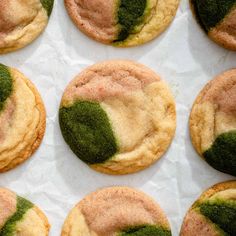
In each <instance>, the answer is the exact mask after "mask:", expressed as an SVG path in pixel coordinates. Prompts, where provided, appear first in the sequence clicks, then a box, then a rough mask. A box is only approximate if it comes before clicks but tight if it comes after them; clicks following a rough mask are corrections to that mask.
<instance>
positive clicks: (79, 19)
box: [64, 0, 179, 47]
mask: <svg viewBox="0 0 236 236" xmlns="http://www.w3.org/2000/svg"><path fill="white" fill-rule="evenodd" d="M64 1H65V6H66V9H67V11H68V13H69V15H70V17H71V19H72V20H73V22H74V23H75V25H76V26H77V27H78V28H79V29H80V30H81V31H82V32H84V33H85V34H86V35H88V36H89V37H91V38H93V39H95V40H97V41H99V42H101V43H105V44H111V45H114V46H118V47H129V46H135V45H139V44H143V43H146V42H148V41H150V40H152V39H154V38H155V37H157V36H158V35H159V34H160V33H162V32H163V31H164V30H165V29H166V28H167V27H168V26H169V24H170V23H171V21H172V20H173V18H174V16H175V14H176V11H177V8H178V5H179V0H107V1H103V0H86V1H84V0H64Z"/></svg>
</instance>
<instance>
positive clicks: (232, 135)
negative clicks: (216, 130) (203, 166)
mask: <svg viewBox="0 0 236 236" xmlns="http://www.w3.org/2000/svg"><path fill="white" fill-rule="evenodd" d="M203 156H204V158H205V160H206V161H207V163H208V164H210V165H211V166H212V167H214V168H215V169H217V170H219V171H222V172H224V173H228V174H231V175H234V176H236V131H231V132H227V133H223V134H221V135H219V136H218V137H217V138H216V140H215V141H214V143H213V145H212V146H211V148H209V149H208V150H207V151H205V152H204V153H203Z"/></svg>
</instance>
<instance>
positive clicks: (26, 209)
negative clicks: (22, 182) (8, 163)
mask: <svg viewBox="0 0 236 236" xmlns="http://www.w3.org/2000/svg"><path fill="white" fill-rule="evenodd" d="M0 212H1V214H0V235H1V236H11V235H21V236H28V235H30V236H39V235H40V236H47V235H48V232H49V229H50V225H49V223H48V220H47V217H46V216H45V215H44V213H43V212H42V211H41V210H40V209H39V208H38V207H37V206H35V205H34V204H33V203H31V202H30V201H28V200H26V199H25V198H22V197H20V196H17V195H16V194H15V193H14V192H12V191H10V190H8V189H5V188H0Z"/></svg>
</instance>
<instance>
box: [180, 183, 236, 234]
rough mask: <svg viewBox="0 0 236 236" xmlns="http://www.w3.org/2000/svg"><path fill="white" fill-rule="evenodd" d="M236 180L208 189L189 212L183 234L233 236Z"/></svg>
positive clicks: (182, 229) (235, 216) (184, 222)
mask: <svg viewBox="0 0 236 236" xmlns="http://www.w3.org/2000/svg"><path fill="white" fill-rule="evenodd" d="M235 219H236V181H228V182H223V183H219V184H216V185H214V186H212V187H211V188H209V189H208V190H206V191H205V192H204V193H203V194H202V195H201V196H200V197H199V199H198V200H197V201H196V202H195V203H194V204H193V205H192V207H191V208H190V209H189V211H188V212H187V214H186V216H185V218H184V221H183V224H182V228H181V233H180V235H181V236H198V235H207V236H223V235H229V236H233V235H235V232H236V222H235Z"/></svg>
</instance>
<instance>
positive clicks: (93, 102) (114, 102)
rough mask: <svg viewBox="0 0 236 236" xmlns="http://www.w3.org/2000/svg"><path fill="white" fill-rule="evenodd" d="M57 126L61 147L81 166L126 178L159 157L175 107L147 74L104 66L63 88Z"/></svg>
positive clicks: (126, 66) (127, 65)
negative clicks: (65, 148) (77, 158)
mask: <svg viewBox="0 0 236 236" xmlns="http://www.w3.org/2000/svg"><path fill="white" fill-rule="evenodd" d="M59 120H60V127H61V131H62V134H63V137H64V139H65V141H66V142H67V143H68V145H69V146H70V147H71V149H72V151H73V152H74V153H75V154H76V155H77V156H78V157H79V158H80V159H81V160H83V161H84V162H86V163H87V164H88V165H89V166H90V167H92V168H93V169H95V170H97V171H100V172H104V173H108V174H127V173H132V172H137V171H139V170H142V169H144V168H146V167H148V166H149V165H151V164H153V163H154V162H155V161H157V160H158V159H159V158H160V157H161V156H162V155H163V154H164V153H165V151H166V150H167V148H168V147H169V145H170V143H171V141H172V138H173V136H174V132H175V127H176V112H175V102H174V99H173V96H172V94H171V92H170V90H169V88H168V86H167V85H166V83H165V82H164V81H163V80H161V79H160V77H159V76H158V75H157V74H155V73H154V72H153V71H152V70H150V69H149V68H147V67H145V66H143V65H141V64H138V63H135V62H132V61H122V60H114V61H106V62H102V63H98V64H95V65H93V66H91V67H89V68H87V69H86V70H84V71H83V72H82V73H80V74H79V75H78V76H77V77H76V78H75V79H74V80H73V81H72V82H71V83H70V84H69V85H68V86H67V88H66V90H65V92H64V94H63V97H62V101H61V106H60V111H59Z"/></svg>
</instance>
